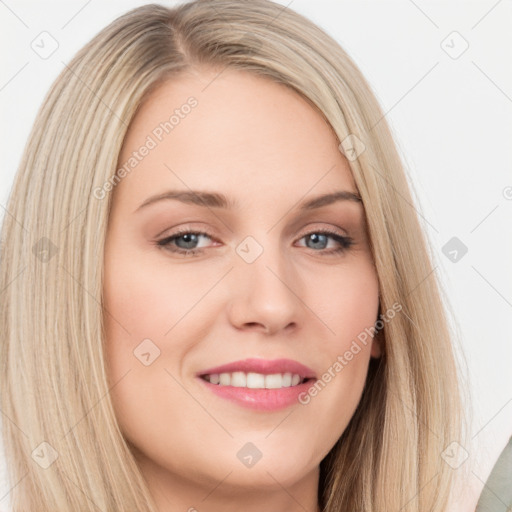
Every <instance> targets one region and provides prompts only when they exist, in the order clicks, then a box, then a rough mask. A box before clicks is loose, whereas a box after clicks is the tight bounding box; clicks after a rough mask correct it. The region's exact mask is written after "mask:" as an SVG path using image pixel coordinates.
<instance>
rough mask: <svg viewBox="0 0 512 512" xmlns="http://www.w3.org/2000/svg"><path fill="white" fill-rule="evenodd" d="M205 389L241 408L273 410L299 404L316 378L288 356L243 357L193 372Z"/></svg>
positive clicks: (311, 371)
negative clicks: (270, 358)
mask: <svg viewBox="0 0 512 512" xmlns="http://www.w3.org/2000/svg"><path fill="white" fill-rule="evenodd" d="M196 377H198V378H199V380H201V381H202V382H203V383H204V385H205V387H206V389H207V390H209V391H211V392H213V393H214V394H215V395H216V396H218V397H220V398H223V399H226V400H228V401H230V402H231V403H235V404H236V405H239V406H241V407H247V408H251V409H256V410H259V411H275V410H278V409H283V408H286V407H289V406H291V405H293V404H297V403H299V398H300V396H301V395H302V394H303V393H306V392H307V390H308V389H309V387H310V386H311V384H312V383H314V382H315V381H316V380H317V379H316V376H315V373H314V372H313V370H312V369H311V368H309V367H307V366H305V365H303V364H301V363H298V362H297V361H293V360H291V359H277V360H265V359H254V358H253V359H245V360H243V361H235V362H233V363H229V364H226V365H222V366H217V367H215V368H210V369H207V370H203V371H201V372H199V373H198V374H196Z"/></svg>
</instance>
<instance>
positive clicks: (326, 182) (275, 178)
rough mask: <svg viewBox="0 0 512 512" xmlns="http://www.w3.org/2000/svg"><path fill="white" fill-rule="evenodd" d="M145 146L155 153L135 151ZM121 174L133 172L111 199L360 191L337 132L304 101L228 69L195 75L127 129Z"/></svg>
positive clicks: (172, 85) (177, 82)
mask: <svg viewBox="0 0 512 512" xmlns="http://www.w3.org/2000/svg"><path fill="white" fill-rule="evenodd" d="M144 146H146V147H148V148H150V149H149V150H146V151H139V150H141V149H142V148H143V147H144ZM142 152H144V153H145V156H144V157H142V158H141V157H140V155H139V157H138V159H137V162H135V161H134V160H133V159H134V158H135V157H134V153H142ZM130 159H131V163H132V164H136V165H134V166H133V169H129V168H130V166H127V165H126V164H127V163H128V162H129V161H130ZM122 166H125V167H127V168H128V169H129V172H128V173H126V174H128V175H127V176H126V177H125V178H123V180H122V181H121V183H119V184H118V185H117V188H116V191H115V194H122V195H123V196H126V197H128V199H130V198H131V199H133V200H135V198H137V199H143V198H144V197H145V196H147V195H150V194H155V193H158V192H163V191H164V190H165V189H166V188H174V189H175V188H181V189H186V188H187V187H188V188H191V189H199V188H202V189H211V190H220V189H222V190H223V192H225V193H226V195H230V196H235V197H240V198H241V200H242V201H244V200H248V199H250V197H251V196H252V197H254V196H256V195H258V194H266V195H273V197H274V198H275V199H279V198H281V199H284V197H283V194H293V195H294V196H297V199H299V198H300V197H302V196H304V195H306V194H307V193H308V191H309V190H311V193H312V194H317V193H321V192H326V191H329V190H331V189H334V188H336V189H339V188H344V189H347V190H349V189H350V190H355V187H354V184H353V180H352V174H351V171H350V167H349V165H348V162H347V160H346V159H345V157H344V156H343V155H342V154H341V152H340V151H339V150H338V141H337V138H336V136H335V134H334V133H333V131H332V128H331V127H330V126H329V124H328V123H327V122H326V120H325V119H324V118H323V116H322V115H321V114H320V113H319V112H318V111H317V110H316V109H315V108H314V107H313V106H312V105H311V104H310V103H309V102H308V101H307V100H305V99H304V98H302V97H301V96H300V95H299V94H298V93H296V92H295V91H293V90H291V89H290V88H289V87H287V86H285V85H283V84H278V83H276V82H274V81H272V80H270V79H269V78H266V77H261V76H257V75H255V74H253V73H249V72H246V71H238V70H231V69H230V70H226V69H224V70H201V71H198V70H194V71H190V72H188V73H187V74H184V75H181V76H179V77H175V78H173V79H171V80H168V81H167V82H165V83H163V84H161V85H160V86H159V87H158V88H156V89H155V90H154V91H153V92H152V93H151V94H150V95H149V96H148V98H147V99H146V101H145V102H144V104H143V105H142V106H141V107H140V109H139V110H138V112H137V114H136V116H135V118H134V119H133V120H132V122H131V124H130V127H129V129H128V132H127V135H126V138H125V142H124V145H123V148H122V151H121V154H120V157H119V161H118V168H120V167H122Z"/></svg>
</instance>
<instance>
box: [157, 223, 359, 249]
mask: <svg viewBox="0 0 512 512" xmlns="http://www.w3.org/2000/svg"><path fill="white" fill-rule="evenodd" d="M201 239H210V240H214V238H213V236H212V235H210V234H209V233H207V232H204V231H191V230H186V229H184V230H182V231H178V232H176V233H174V234H172V235H171V236H168V237H166V238H164V239H162V240H159V241H158V242H157V245H158V246H159V247H164V248H165V249H166V250H169V251H171V252H173V253H176V254H179V255H183V256H196V255H198V254H200V253H202V252H203V249H204V246H203V247H199V246H198V244H200V241H201ZM303 239H306V240H308V241H310V242H311V243H310V244H306V247H308V248H309V249H313V250H314V252H320V253H322V254H325V255H330V254H339V253H342V252H345V251H346V250H348V249H349V248H350V247H351V246H352V245H353V243H354V241H353V239H352V238H350V237H347V236H343V235H340V234H339V233H337V232H335V231H330V230H317V231H311V232H309V233H307V234H306V235H303V236H302V237H301V238H300V239H299V240H303ZM329 241H333V242H334V245H335V246H334V248H331V249H330V250H326V249H327V246H328V245H329Z"/></svg>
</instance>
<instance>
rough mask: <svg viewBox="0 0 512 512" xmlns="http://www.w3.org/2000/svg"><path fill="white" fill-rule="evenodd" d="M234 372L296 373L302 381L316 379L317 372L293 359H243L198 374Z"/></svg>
mask: <svg viewBox="0 0 512 512" xmlns="http://www.w3.org/2000/svg"><path fill="white" fill-rule="evenodd" d="M233 372H245V373H248V372H254V373H262V374H263V375H271V374H273V373H287V372H289V373H296V374H298V375H300V377H301V378H302V379H313V378H316V376H315V372H314V371H313V370H312V369H311V368H309V367H308V366H304V365H303V364H301V363H298V362H297V361H293V360H292V359H273V360H268V359H255V358H250V359H243V360H242V361H234V362H233V363H228V364H224V365H222V366H216V367H215V368H208V369H206V370H203V371H201V372H199V373H198V374H197V376H198V377H199V376H201V375H211V374H212V373H233Z"/></svg>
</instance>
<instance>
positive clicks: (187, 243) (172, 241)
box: [157, 229, 212, 256]
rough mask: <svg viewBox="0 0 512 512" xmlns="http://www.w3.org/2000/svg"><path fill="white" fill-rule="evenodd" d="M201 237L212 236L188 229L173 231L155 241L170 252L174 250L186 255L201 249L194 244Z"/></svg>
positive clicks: (198, 251)
mask: <svg viewBox="0 0 512 512" xmlns="http://www.w3.org/2000/svg"><path fill="white" fill-rule="evenodd" d="M201 238H210V239H212V237H211V236H210V235H209V234H208V233H206V232H203V231H189V230H186V229H185V230H183V231H178V232H177V233H174V234H173V235H171V236H168V237H167V238H164V239H163V240H160V241H159V242H157V245H159V246H161V247H165V248H166V249H168V250H169V251H171V252H175V253H178V254H183V255H184V256H187V255H189V254H191V255H196V254H198V253H200V252H202V251H201V248H199V250H198V247H197V246H196V244H197V243H198V242H199V241H200V239H201Z"/></svg>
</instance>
